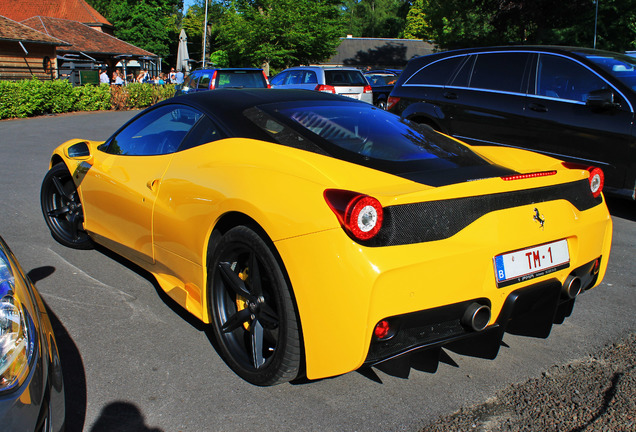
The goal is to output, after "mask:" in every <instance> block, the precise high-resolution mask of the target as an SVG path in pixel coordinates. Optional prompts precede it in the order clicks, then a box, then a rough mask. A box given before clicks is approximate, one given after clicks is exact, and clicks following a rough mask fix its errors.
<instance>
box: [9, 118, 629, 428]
mask: <svg viewBox="0 0 636 432" xmlns="http://www.w3.org/2000/svg"><path fill="white" fill-rule="evenodd" d="M135 113H136V112H106V113H95V114H75V115H67V116H53V117H40V118H34V119H27V120H10V121H3V122H0V158H1V160H2V175H1V176H0V182H1V186H2V192H1V193H2V198H3V199H2V201H3V203H4V205H3V206H2V209H1V210H0V221H1V225H0V234H1V235H2V236H3V237H4V238H5V240H6V241H7V242H8V244H9V245H10V246H11V248H12V249H13V251H14V253H15V254H16V256H17V257H18V259H19V260H20V261H21V263H22V266H23V268H24V269H25V271H26V272H28V273H29V275H30V276H31V277H32V279H33V280H34V281H35V282H36V286H37V287H38V289H39V291H40V292H41V294H42V296H43V297H44V299H45V301H46V302H47V304H48V306H49V307H50V309H51V314H52V317H53V322H54V326H55V327H56V330H57V337H58V344H59V345H60V351H61V356H62V362H63V367H64V376H65V380H66V386H67V396H68V400H67V404H68V405H69V410H68V414H67V426H68V428H67V430H70V431H75V430H87V431H88V430H92V431H105V430H155V431H156V430H161V431H201V430H209V431H225V430H228V431H229V430H253V429H256V428H260V429H265V430H271V429H274V428H275V429H277V430H279V431H287V430H289V431H292V430H293V431H298V430H338V431H345V430H364V431H381V430H382V431H384V430H408V431H412V430H417V429H418V426H421V425H423V424H426V423H428V422H431V421H433V420H435V419H436V418H437V417H438V416H440V415H444V414H448V413H451V412H454V411H455V410H457V409H459V408H460V407H461V406H465V405H471V404H475V403H480V402H483V401H485V400H486V399H488V398H489V397H490V396H491V395H492V394H493V393H494V392H495V391H497V390H499V389H501V388H503V387H505V386H506V385H509V384H511V383H516V382H522V381H525V380H526V379H528V378H530V377H534V376H538V375H540V374H541V372H542V371H544V370H546V369H547V368H549V367H550V366H552V365H554V364H561V363H565V362H569V361H572V360H575V359H579V358H583V357H585V356H586V355H587V354H588V353H590V352H592V351H595V350H597V349H599V348H601V347H603V346H604V345H606V344H609V343H612V342H614V341H616V340H618V339H621V338H622V337H624V336H626V335H627V334H629V333H632V332H634V331H636V314H634V309H635V308H636V297H635V296H634V294H633V293H634V288H636V282H635V280H636V279H635V278H634V276H635V272H634V259H633V254H634V250H635V246H636V221H635V218H636V212H635V210H636V206H634V203H631V202H622V201H614V200H611V201H610V211H611V212H612V214H613V220H614V241H613V249H612V254H611V257H610V264H609V268H608V272H607V275H606V277H605V280H604V282H603V283H602V284H601V285H600V286H599V287H598V288H596V289H595V290H593V291H591V292H588V293H585V294H584V295H583V296H581V297H580V298H579V299H578V300H577V304H576V306H575V309H574V313H573V315H572V316H571V317H570V318H569V319H567V320H566V321H565V323H564V324H563V325H560V326H555V327H554V328H553V330H552V334H551V335H550V337H549V338H548V339H546V340H537V339H528V338H522V337H516V336H511V335H508V336H506V337H505V338H504V342H505V346H504V347H502V349H501V351H500V354H499V356H498V357H497V359H496V360H494V361H489V360H481V359H476V358H469V357H463V356H459V355H457V354H454V353H450V352H449V353H448V356H446V357H444V359H443V362H442V363H440V365H439V368H438V370H437V372H436V373H429V372H424V371H419V370H411V372H410V375H409V377H408V378H400V377H394V376H389V375H387V374H385V373H383V372H381V371H378V370H375V369H374V370H373V372H372V373H359V372H352V373H349V374H346V375H343V376H339V377H334V378H330V379H324V380H320V381H315V382H300V383H298V382H297V383H294V384H283V385H279V386H276V387H271V388H260V387H255V386H252V385H250V384H248V383H246V382H245V381H243V380H242V379H240V378H239V377H238V376H236V375H235V374H234V373H233V372H232V371H231V370H230V369H229V368H228V367H227V366H226V364H225V363H224V362H223V361H222V360H221V358H220V357H219V355H218V353H217V351H216V349H215V346H214V343H212V342H211V340H212V333H211V332H210V331H209V329H208V328H207V327H206V326H204V325H202V324H200V323H198V322H197V321H196V320H195V319H194V318H191V317H190V316H189V315H188V314H187V313H186V312H185V311H183V310H182V309H181V308H180V307H179V306H177V305H176V304H175V303H174V302H173V301H172V300H170V299H169V298H168V297H167V296H166V295H164V294H163V292H162V291H161V289H160V288H159V287H158V285H157V284H156V282H155V281H154V280H153V278H152V277H151V276H150V275H149V274H148V273H146V272H144V271H142V270H140V269H139V268H137V267H136V266H134V265H132V264H130V263H129V262H127V261H124V260H122V259H119V258H118V257H117V256H115V255H113V254H111V253H109V252H107V251H105V250H100V249H98V250H91V251H78V250H72V249H68V248H65V247H63V246H61V245H59V244H58V243H56V242H55V241H54V240H53V239H52V238H51V236H50V234H49V231H48V229H47V228H46V225H45V224H44V221H43V218H42V214H41V211H40V203H39V190H40V184H41V180H42V178H43V176H44V174H45V173H46V170H47V168H48V165H47V163H48V158H49V156H50V153H51V151H52V150H53V148H54V147H56V146H57V145H58V144H60V143H62V142H63V141H65V140H67V139H70V138H75V137H82V138H91V139H105V138H107V137H108V136H109V135H110V133H111V132H113V131H114V130H115V129H116V128H117V127H119V126H120V125H121V124H123V123H124V122H125V121H126V120H127V119H129V118H131V117H132V116H133V115H134V114H135ZM307 265H311V257H307ZM457 265H458V268H460V267H461V263H457ZM133 426H134V428H133ZM141 426H143V427H141ZM144 427H145V428H147V429H144Z"/></svg>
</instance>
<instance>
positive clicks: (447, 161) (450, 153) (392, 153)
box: [246, 102, 488, 173]
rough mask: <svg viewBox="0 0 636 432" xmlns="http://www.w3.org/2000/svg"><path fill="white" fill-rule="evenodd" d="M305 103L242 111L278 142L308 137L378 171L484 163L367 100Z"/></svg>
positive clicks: (333, 153) (452, 142)
mask: <svg viewBox="0 0 636 432" xmlns="http://www.w3.org/2000/svg"><path fill="white" fill-rule="evenodd" d="M314 103H316V102H314ZM305 104H306V103H305ZM305 104H302V103H300V102H299V103H287V104H275V105H268V106H262V107H260V109H261V110H263V111H265V112H266V113H268V114H269V115H268V116H267V118H265V117H264V116H262V115H260V116H257V115H249V114H248V113H246V115H248V117H250V118H251V119H252V120H253V121H254V122H255V123H257V124H258V125H259V126H260V127H261V128H262V129H263V130H264V131H265V132H266V133H267V134H269V135H270V136H272V137H273V138H274V139H275V140H276V141H278V142H279V143H281V144H284V145H293V146H297V145H296V144H294V143H298V142H302V141H305V140H309V141H311V142H312V143H314V144H315V145H317V146H318V147H319V148H320V150H321V151H320V153H325V154H328V155H330V156H333V157H337V158H339V159H344V160H347V161H350V162H353V163H357V164H359V165H364V166H368V167H371V168H376V169H380V170H383V171H388V172H395V173H401V172H408V171H426V170H437V169H446V168H455V167H460V166H461V167H468V166H478V165H488V162H486V161H485V160H484V159H482V158H481V157H479V156H478V155H476V154H475V153H473V152H472V151H471V150H470V149H469V148H468V147H466V146H463V145H461V144H459V143H458V142H457V141H455V140H453V139H450V138H448V137H446V136H444V135H441V134H439V133H437V132H435V131H434V130H433V129H431V128H430V127H427V126H422V125H418V124H416V123H411V122H409V121H408V120H402V119H400V117H399V116H396V115H394V114H391V113H389V112H387V111H384V110H381V109H378V108H376V107H374V106H373V105H370V104H363V103H342V104H337V103H329V104H322V105H321V104H317V105H305ZM305 147H306V148H308V146H307V145H305Z"/></svg>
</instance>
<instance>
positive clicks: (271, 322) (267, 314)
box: [258, 303, 278, 329]
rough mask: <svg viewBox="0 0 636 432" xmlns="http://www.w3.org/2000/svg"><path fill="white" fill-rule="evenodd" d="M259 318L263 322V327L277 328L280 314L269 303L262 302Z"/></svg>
mask: <svg viewBox="0 0 636 432" xmlns="http://www.w3.org/2000/svg"><path fill="white" fill-rule="evenodd" d="M258 320H259V321H260V322H262V323H263V327H265V328H266V329H275V328H277V327H278V315H277V314H276V312H274V310H273V309H272V308H271V307H269V305H268V304H267V303H261V304H260V306H259V313H258Z"/></svg>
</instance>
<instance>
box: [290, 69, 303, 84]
mask: <svg viewBox="0 0 636 432" xmlns="http://www.w3.org/2000/svg"><path fill="white" fill-rule="evenodd" d="M302 82H303V71H301V70H294V71H291V72H289V78H288V79H287V82H286V84H302Z"/></svg>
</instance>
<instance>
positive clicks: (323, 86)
mask: <svg viewBox="0 0 636 432" xmlns="http://www.w3.org/2000/svg"><path fill="white" fill-rule="evenodd" d="M314 90H316V91H319V92H325V93H333V94H336V88H335V87H334V86H330V85H326V84H318V85H317V86H316V88H315V89H314Z"/></svg>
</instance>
